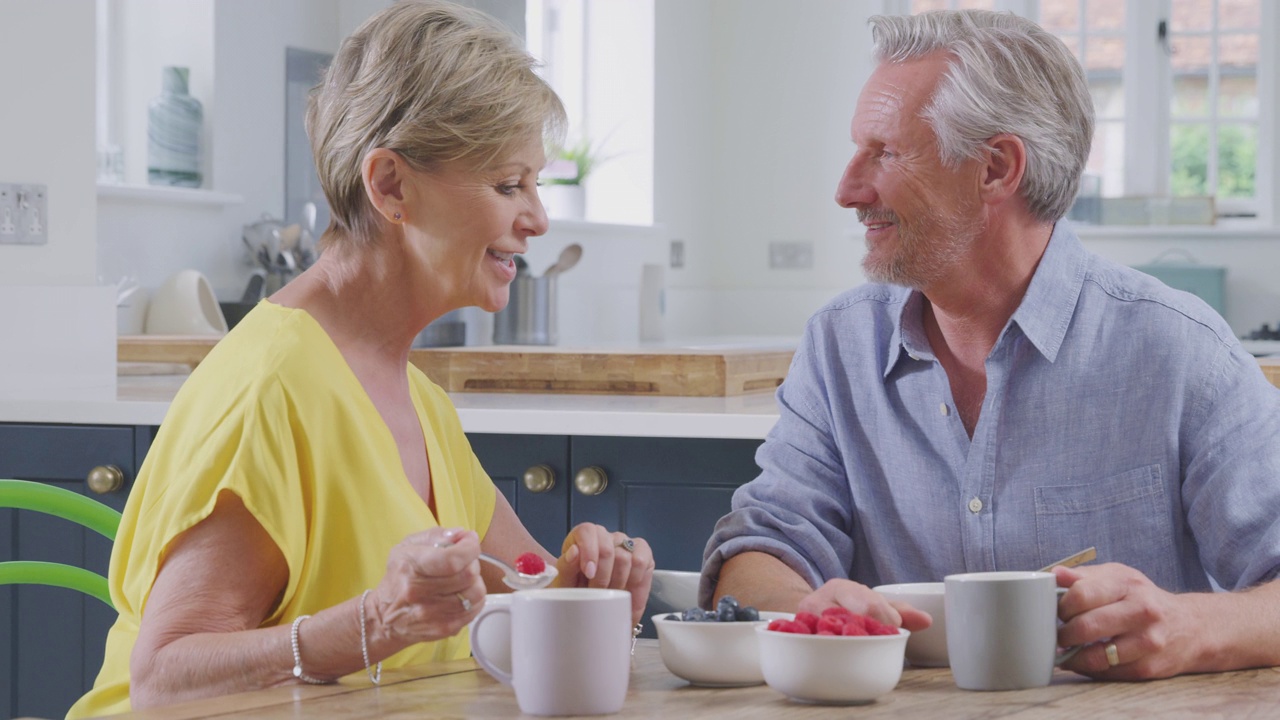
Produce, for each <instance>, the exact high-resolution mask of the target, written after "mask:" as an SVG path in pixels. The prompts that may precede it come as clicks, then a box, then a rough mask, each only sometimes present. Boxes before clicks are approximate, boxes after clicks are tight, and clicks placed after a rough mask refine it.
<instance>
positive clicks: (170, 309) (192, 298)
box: [144, 270, 227, 335]
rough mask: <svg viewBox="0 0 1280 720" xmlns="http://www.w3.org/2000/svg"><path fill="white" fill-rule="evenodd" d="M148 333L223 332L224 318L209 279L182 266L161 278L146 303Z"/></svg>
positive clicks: (224, 331) (211, 333)
mask: <svg viewBox="0 0 1280 720" xmlns="http://www.w3.org/2000/svg"><path fill="white" fill-rule="evenodd" d="M144 332H146V334H148V335H225V334H226V332H227V320H226V318H225V317H223V315H222V308H221V307H219V306H218V299H217V298H216V297H214V294H213V289H212V288H210V287H209V281H208V280H206V279H205V277H204V275H201V274H200V273H199V272H197V271H195V270H181V271H179V272H177V273H174V274H173V275H172V276H170V277H169V279H168V280H165V281H164V284H163V285H161V286H160V287H159V288H158V289H157V290H156V291H155V293H154V294H152V296H151V302H150V303H149V304H148V305H147V321H146V329H145V331H144Z"/></svg>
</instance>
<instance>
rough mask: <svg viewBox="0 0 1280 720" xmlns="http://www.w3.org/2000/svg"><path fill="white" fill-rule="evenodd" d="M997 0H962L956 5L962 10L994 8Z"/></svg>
mask: <svg viewBox="0 0 1280 720" xmlns="http://www.w3.org/2000/svg"><path fill="white" fill-rule="evenodd" d="M995 6H996V3H995V0H960V2H958V3H956V7H958V8H960V9H961V10H994V9H995Z"/></svg>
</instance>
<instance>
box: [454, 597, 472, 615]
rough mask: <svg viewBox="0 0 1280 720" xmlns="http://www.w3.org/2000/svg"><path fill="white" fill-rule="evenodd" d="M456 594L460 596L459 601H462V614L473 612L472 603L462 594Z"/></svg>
mask: <svg viewBox="0 0 1280 720" xmlns="http://www.w3.org/2000/svg"><path fill="white" fill-rule="evenodd" d="M456 594H457V596H458V600H460V601H462V612H471V601H470V600H468V599H467V598H466V596H464V595H463V594H462V593H456Z"/></svg>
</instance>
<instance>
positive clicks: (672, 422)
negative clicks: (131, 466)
mask: <svg viewBox="0 0 1280 720" xmlns="http://www.w3.org/2000/svg"><path fill="white" fill-rule="evenodd" d="M184 380H186V376H185V375H121V376H120V377H119V378H118V384H117V389H116V400H115V401H114V402H111V401H87V400H86V401H47V402H42V401H25V400H24V401H16V402H0V422H10V423H28V422H29V423H67V424H75V425H159V424H160V422H161V420H163V419H164V415H165V412H167V411H168V409H169V402H170V401H171V400H172V399H173V396H174V395H175V394H176V393H177V392H178V388H179V387H181V385H182V383H183V381H184ZM449 397H450V399H451V400H452V401H453V403H454V405H455V406H456V407H457V408H458V416H459V418H461V420H462V428H463V430H465V431H466V432H469V433H498V434H524V435H600V436H611V437H686V438H740V439H754V440H759V439H763V438H764V436H765V435H766V434H767V433H768V432H769V429H770V428H772V427H773V424H774V422H776V421H777V419H778V406H777V403H776V401H775V400H774V394H773V393H772V392H762V393H753V394H750V395H738V396H732V397H649V396H624V395H550V394H536V395H534V394H518V393H472V392H467V393H451V394H450V396H449Z"/></svg>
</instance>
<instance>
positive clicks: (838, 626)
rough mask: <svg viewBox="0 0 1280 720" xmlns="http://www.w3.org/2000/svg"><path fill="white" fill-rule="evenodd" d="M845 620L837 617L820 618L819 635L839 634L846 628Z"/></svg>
mask: <svg viewBox="0 0 1280 720" xmlns="http://www.w3.org/2000/svg"><path fill="white" fill-rule="evenodd" d="M844 627H845V622H844V621H843V620H841V619H840V618H836V617H830V616H828V617H820V618H818V634H819V635H823V634H826V635H839V634H840V633H841V631H843V630H844Z"/></svg>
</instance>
